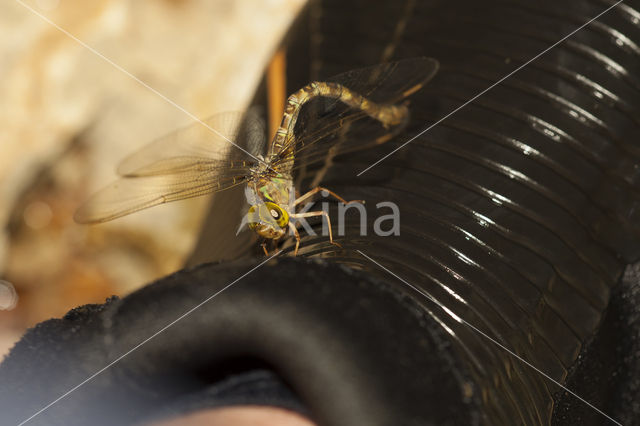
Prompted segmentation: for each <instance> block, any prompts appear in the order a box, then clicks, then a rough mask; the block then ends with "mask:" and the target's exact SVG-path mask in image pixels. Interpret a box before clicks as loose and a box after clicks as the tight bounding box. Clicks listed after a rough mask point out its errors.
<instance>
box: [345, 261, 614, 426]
mask: <svg viewBox="0 0 640 426" xmlns="http://www.w3.org/2000/svg"><path fill="white" fill-rule="evenodd" d="M356 251H357V252H358V253H360V254H361V255H362V256H363V257H365V258H366V259H368V260H369V261H370V262H371V263H373V264H375V265H377V266H378V267H379V268H381V269H383V270H384V271H386V272H387V273H388V274H390V275H393V276H394V277H395V278H397V279H398V280H400V281H402V282H403V283H404V284H405V285H407V286H409V287H410V288H412V289H413V290H415V291H417V292H418V293H420V294H421V295H423V296H424V297H425V298H427V299H428V300H430V301H431V302H433V303H435V304H436V305H438V306H439V307H440V308H442V309H444V310H445V311H449V312H450V310H449V309H447V308H446V307H445V306H443V305H442V303H440V302H438V301H437V300H436V299H434V298H433V297H431V296H430V295H428V294H427V293H425V292H424V291H422V290H421V289H419V288H418V287H416V286H414V285H413V284H410V283H409V282H407V281H406V280H405V279H404V278H402V277H400V276H398V275H396V274H395V273H393V272H391V271H390V270H389V269H388V268H386V267H384V266H383V265H381V264H380V263H378V262H376V261H375V260H373V259H372V258H371V257H369V256H367V255H366V254H364V253H363V252H361V251H360V250H356ZM455 319H457V320H458V321H459V322H462V323H463V324H465V325H466V326H468V327H470V328H471V329H472V330H474V331H476V332H477V333H478V334H480V335H481V336H483V337H484V338H486V339H488V340H489V341H491V342H492V343H493V344H495V345H497V346H498V347H500V348H502V349H503V350H504V351H506V352H508V353H509V354H511V355H512V356H513V357H515V358H517V359H518V360H520V361H521V362H523V363H524V364H526V365H527V366H529V367H530V368H532V369H533V370H535V371H536V372H538V373H539V374H541V375H542V376H544V377H546V378H547V379H549V380H550V381H552V382H553V383H555V384H556V385H558V386H560V387H561V388H562V389H564V390H565V391H567V392H569V393H570V394H571V395H573V396H575V397H576V398H578V399H579V400H580V401H582V402H584V403H585V404H587V405H588V406H589V407H591V408H593V409H594V410H595V411H597V412H598V413H600V414H602V415H603V416H604V417H606V418H607V419H609V420H611V421H612V422H613V423H615V424H617V425H619V426H623V425H622V423H620V422H618V421H616V420H614V419H613V418H612V417H610V416H609V415H607V414H606V413H605V412H604V411H602V410H600V409H599V408H598V407H596V406H594V405H593V404H591V403H590V402H589V401H587V400H585V399H584V398H582V397H581V396H580V395H578V394H577V393H575V392H573V391H572V390H571V389H569V388H567V387H566V386H564V385H562V384H560V383H559V382H557V381H556V380H554V379H553V378H552V377H551V376H549V375H548V374H547V373H545V372H544V371H542V370H540V369H538V368H537V367H536V366H534V365H533V364H531V363H530V362H528V361H527V360H525V359H524V358H522V357H521V356H520V355H518V354H516V353H515V352H513V351H512V350H511V349H509V348H507V347H506V346H504V345H503V344H501V343H500V342H498V341H497V340H495V339H494V338H493V337H491V336H489V335H487V334H486V333H485V332H483V331H482V330H480V329H479V328H477V327H475V326H474V325H473V324H471V323H469V322H468V321H466V320H465V319H464V318H461V317H459V316H456V317H455Z"/></svg>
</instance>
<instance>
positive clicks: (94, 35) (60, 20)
mask: <svg viewBox="0 0 640 426" xmlns="http://www.w3.org/2000/svg"><path fill="white" fill-rule="evenodd" d="M303 4H304V0H268V1H262V0H261V1H258V0H240V1H237V0H216V1H206V0H153V1H146V2H136V1H134V0H93V1H91V2H85V1H81V0H25V1H24V2H23V3H22V0H21V1H7V2H3V3H2V4H0V32H1V37H0V358H1V357H2V356H3V355H4V354H6V353H7V352H8V350H9V349H10V348H11V346H12V345H13V344H14V342H15V341H17V340H18V338H19V337H20V336H21V335H22V333H23V332H24V331H25V330H26V329H27V328H28V327H32V326H33V325H35V324H36V323H38V322H40V321H43V320H46V319H49V318H52V317H60V316H61V315H63V314H64V313H65V312H67V311H68V310H69V309H71V308H73V307H75V306H78V305H82V304H86V303H102V302H103V301H104V299H105V298H107V297H109V296H110V295H113V294H117V295H124V294H127V293H129V292H131V291H132V290H135V289H136V288H138V287H140V286H142V285H144V284H146V283H148V282H149V281H151V280H153V279H155V278H158V277H160V276H163V275H166V274H168V273H170V272H172V271H174V270H177V269H179V268H180V267H181V265H182V264H183V262H184V260H185V258H186V257H187V256H188V255H189V253H190V251H191V249H192V247H193V245H194V244H195V241H196V233H197V231H198V229H199V226H200V223H201V221H202V220H203V216H204V214H205V209H206V207H207V205H208V202H209V200H208V199H207V198H206V197H205V198H196V199H192V200H187V201H183V202H179V203H172V204H168V205H163V206H159V207H157V208H154V209H150V210H147V211H143V212H140V213H137V214H135V215H132V216H129V217H125V218H122V219H119V220H116V221H114V222H110V223H105V224H100V225H91V226H85V225H78V224H75V223H74V222H73V219H72V216H73V213H74V211H75V209H76V208H77V207H78V206H79V205H80V204H81V203H82V202H83V201H84V200H86V199H87V197H88V196H89V195H90V194H91V193H92V192H94V191H96V190H97V189H99V188H101V187H103V186H105V185H107V184H108V183H109V182H111V181H112V180H113V179H114V178H115V177H116V175H115V168H116V166H117V164H118V162H119V161H120V160H121V159H123V158H124V157H125V156H126V155H127V154H129V153H131V152H132V151H135V150H136V149H138V148H140V147H141V146H143V145H145V144H147V143H149V142H150V141H152V140H153V139H154V138H156V137H159V136H162V135H164V134H166V133H168V132H170V131H172V130H174V129H176V128H179V127H182V126H185V125H188V124H190V123H192V121H193V120H192V119H191V118H190V117H189V116H188V115H187V114H186V113H185V112H183V111H181V110H180V109H179V108H177V107H176V106H175V105H172V104H171V103H170V102H168V101H167V100H165V99H163V98H162V97H160V96H158V95H157V94H155V93H153V92H152V91H150V90H149V89H148V88H145V87H144V86H143V85H141V84H140V83H139V82H137V81H135V80H134V79H133V78H131V77H130V76H127V75H126V74H125V73H123V72H122V71H120V70H118V69H117V68H116V67H115V66H114V65H113V64H110V63H109V62H108V61H107V60H105V59H104V58H101V57H100V56H99V55H97V54H96V53H94V52H91V51H90V50H89V49H87V48H86V47H84V46H82V45H81V44H80V43H78V42H77V41H76V40H74V39H73V38H72V37H71V36H70V35H72V36H74V37H77V38H78V39H79V40H81V41H82V42H84V43H86V44H88V45H89V46H91V47H92V48H94V49H95V50H96V51H97V52H99V53H100V54H102V55H104V56H105V57H106V58H108V59H109V60H111V61H113V63H115V64H117V65H118V66H121V67H122V68H124V69H125V70H126V71H128V72H130V73H131V74H133V75H135V76H136V77H137V78H139V79H141V80H143V81H144V82H145V83H147V84H148V85H149V86H151V87H152V88H154V89H156V90H157V91H158V92H160V93H161V94H163V95H165V96H166V97H168V98H169V99H171V100H172V101H174V102H175V103H176V104H178V105H179V106H181V107H183V108H184V109H186V110H187V111H189V112H190V113H192V114H194V115H195V116H197V117H200V118H206V117H208V116H211V115H213V114H215V113H218V112H221V111H237V110H243V109H244V108H246V106H247V105H248V103H249V101H250V99H251V97H252V95H253V93H254V91H255V88H256V85H257V84H258V83H259V81H260V79H261V76H262V74H263V71H264V69H265V66H266V65H267V64H268V63H269V60H270V58H271V57H272V55H273V53H274V51H275V50H276V48H277V46H278V43H279V42H280V40H281V38H282V37H283V35H284V33H285V32H286V30H287V28H288V26H289V25H290V23H291V22H292V20H293V19H294V18H295V16H296V14H297V13H298V12H299V10H300V8H301V7H302V6H303ZM39 14H40V15H42V16H38V15H39ZM46 19H49V20H51V21H52V22H53V23H55V24H57V25H59V26H60V28H62V29H63V30H65V31H67V32H68V33H69V34H70V35H68V34H65V33H64V32H62V31H60V30H59V29H57V28H55V26H53V25H52V24H51V23H49V22H47V21H46Z"/></svg>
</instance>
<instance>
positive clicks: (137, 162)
mask: <svg viewBox="0 0 640 426" xmlns="http://www.w3.org/2000/svg"><path fill="white" fill-rule="evenodd" d="M264 138H265V132H264V124H263V122H262V120H261V119H260V118H259V116H258V115H257V114H255V113H253V112H251V111H249V112H247V113H241V112H224V113H221V114H217V115H214V116H213V117H210V118H208V119H206V120H202V122H196V123H194V124H192V125H190V126H188V127H185V128H182V129H178V130H176V131H174V132H171V133H169V134H167V135H165V136H163V137H161V138H159V139H156V140H155V141H153V142H151V143H150V144H148V145H146V146H144V147H143V148H142V149H140V150H139V151H137V152H135V153H134V154H132V155H130V156H129V157H127V158H125V159H124V160H123V161H122V162H121V163H120V165H119V166H118V174H119V175H121V176H127V177H134V176H154V175H163V174H171V173H178V172H186V171H187V170H188V169H190V168H195V170H196V171H197V170H200V168H201V167H202V166H203V165H205V166H206V165H209V164H210V163H209V162H210V161H211V160H219V161H222V160H226V161H246V162H250V161H254V159H253V158H252V157H251V156H250V155H249V154H247V152H249V153H251V154H252V155H254V156H257V155H258V154H263V152H252V151H255V150H259V149H264ZM241 148H242V149H241ZM243 150H244V151H243Z"/></svg>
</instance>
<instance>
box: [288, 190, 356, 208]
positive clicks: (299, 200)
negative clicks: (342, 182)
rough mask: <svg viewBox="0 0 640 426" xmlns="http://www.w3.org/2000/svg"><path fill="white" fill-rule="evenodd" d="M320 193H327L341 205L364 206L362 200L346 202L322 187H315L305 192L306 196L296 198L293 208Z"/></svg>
mask: <svg viewBox="0 0 640 426" xmlns="http://www.w3.org/2000/svg"><path fill="white" fill-rule="evenodd" d="M320 191H327V192H328V193H329V195H332V196H333V197H334V198H335V199H337V200H338V201H340V202H341V203H343V204H349V203H362V204H364V200H351V201H347V200H345V199H344V198H342V197H341V196H339V195H338V194H336V193H335V192H333V191H331V190H329V189H327V188H325V187H322V186H316V187H315V188H313V189H312V190H311V191H309V192H307V193H306V194H304V195H303V196H301V197H298V198H297V199H296V201H294V202H293V205H294V206H297V205H298V204H300V203H302V202H303V201H304V200H307V199H309V198H311V197H313V196H314V195H315V194H317V193H318V192H320Z"/></svg>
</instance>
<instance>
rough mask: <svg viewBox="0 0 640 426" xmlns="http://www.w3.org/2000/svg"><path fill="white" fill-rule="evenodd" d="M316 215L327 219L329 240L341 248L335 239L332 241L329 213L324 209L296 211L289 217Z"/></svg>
mask: <svg viewBox="0 0 640 426" xmlns="http://www.w3.org/2000/svg"><path fill="white" fill-rule="evenodd" d="M317 216H324V217H325V218H326V219H327V225H328V227H329V242H330V243H331V244H333V245H334V246H338V247H340V248H342V246H341V245H340V244H339V243H336V242H335V241H333V231H332V230H331V219H330V218H329V213H327V212H325V211H324V210H320V211H317V212H307V213H296V214H292V215H291V217H317Z"/></svg>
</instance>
